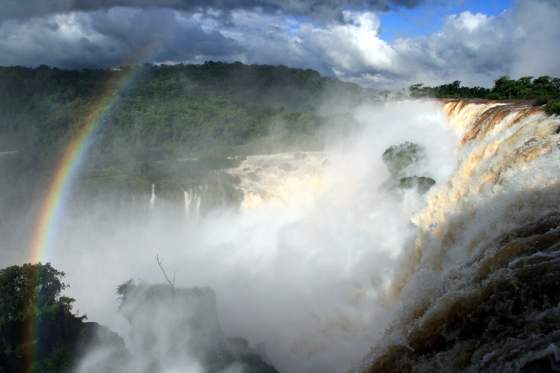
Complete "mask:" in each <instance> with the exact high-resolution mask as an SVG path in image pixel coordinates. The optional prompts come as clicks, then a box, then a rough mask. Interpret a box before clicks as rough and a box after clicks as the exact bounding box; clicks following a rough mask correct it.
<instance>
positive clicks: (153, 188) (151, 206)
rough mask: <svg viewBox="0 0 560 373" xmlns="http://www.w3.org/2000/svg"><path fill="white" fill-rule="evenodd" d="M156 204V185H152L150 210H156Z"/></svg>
mask: <svg viewBox="0 0 560 373" xmlns="http://www.w3.org/2000/svg"><path fill="white" fill-rule="evenodd" d="M155 204H156V184H152V194H151V195H150V208H154V206H155Z"/></svg>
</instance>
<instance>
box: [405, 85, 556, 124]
mask: <svg viewBox="0 0 560 373" xmlns="http://www.w3.org/2000/svg"><path fill="white" fill-rule="evenodd" d="M409 89H410V94H411V96H413V97H436V98H482V99H490V100H533V101H534V103H535V105H545V111H546V112H547V113H548V114H551V115H552V114H560V78H552V77H550V76H541V77H538V78H536V79H534V78H533V77H532V76H525V77H522V78H519V79H517V80H515V79H510V78H509V77H507V76H502V77H501V78H499V79H498V80H496V81H495V82H494V87H493V88H483V87H462V86H461V82H460V81H454V82H453V83H450V84H444V85H440V86H437V87H426V86H424V85H423V84H414V85H412V86H410V88H409Z"/></svg>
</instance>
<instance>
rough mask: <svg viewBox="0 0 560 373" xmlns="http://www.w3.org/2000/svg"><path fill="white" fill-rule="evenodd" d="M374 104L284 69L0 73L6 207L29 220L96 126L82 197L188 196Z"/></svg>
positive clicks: (316, 138) (315, 138)
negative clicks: (153, 192) (236, 166)
mask: <svg viewBox="0 0 560 373" xmlns="http://www.w3.org/2000/svg"><path fill="white" fill-rule="evenodd" d="M370 98H371V93H370V91H368V90H364V89H362V88H360V87H359V86H357V85H355V84H351V83H344V82H340V81H337V80H334V79H330V78H325V77H322V76H320V75H319V73H317V72H316V71H313V70H301V69H291V68H287V67H283V66H257V65H244V64H241V63H232V64H227V63H216V62H207V63H205V64H202V65H173V66H168V65H159V66H154V65H142V66H130V67H123V68H120V69H112V70H91V69H90V70H88V69H85V70H60V69H56V68H50V67H47V66H41V67H38V68H35V69H29V68H24V67H0V174H1V175H2V177H1V178H0V191H2V192H3V193H0V210H1V211H14V212H15V211H18V212H22V213H25V211H26V209H28V208H29V206H30V203H31V201H33V200H36V199H40V198H41V197H42V193H43V192H44V190H45V188H46V185H47V184H48V183H49V181H50V180H51V177H52V173H53V170H54V168H55V166H56V164H57V163H58V161H59V159H60V158H61V152H62V151H63V150H64V149H65V148H66V147H67V145H68V144H69V143H70V141H71V139H72V138H73V137H75V134H76V132H77V131H79V130H80V128H83V126H84V125H87V123H91V122H92V121H93V120H99V125H98V126H96V130H95V133H94V136H92V139H93V142H92V144H91V147H90V148H89V150H88V152H87V155H86V157H85V159H86V160H87V161H86V162H85V163H84V164H83V166H82V167H80V172H81V173H80V176H81V177H80V181H81V184H80V186H79V187H80V188H81V189H80V190H85V189H87V192H88V193H82V195H85V194H88V195H93V194H97V195H105V196H107V195H108V194H109V193H108V191H117V190H119V191H126V193H127V194H128V195H132V194H134V192H135V191H138V192H139V193H140V192H142V193H149V191H150V188H151V185H150V184H152V183H157V185H158V192H161V193H160V195H161V194H162V193H163V192H165V191H164V190H163V189H165V188H166V186H169V188H171V189H173V190H174V191H179V192H180V195H181V196H182V195H183V194H182V193H183V192H182V190H181V188H180V187H182V188H183V189H187V188H189V187H190V185H200V184H208V180H205V178H206V177H207V176H206V175H207V174H208V170H211V169H216V168H220V167H224V166H231V165H230V163H231V162H230V161H229V160H227V159H226V157H227V156H233V155H240V156H243V155H247V154H256V153H272V152H279V151H286V150H292V149H298V150H305V149H317V148H319V147H321V146H322V145H323V141H326V140H325V139H327V138H329V137H330V136H332V137H339V132H340V131H347V130H348V128H350V127H351V126H352V125H353V124H354V122H353V119H352V116H351V115H350V114H348V112H349V110H350V108H352V107H354V106H355V105H358V104H359V103H360V102H362V101H363V100H369V99H370ZM104 108H106V109H107V110H103V109H104ZM96 115H98V117H96ZM327 132H328V133H327ZM333 132H334V133H333ZM195 160H196V161H195ZM14 185H18V188H17V189H15V188H13V186H14ZM84 188H85V189H84ZM169 188H168V189H169ZM90 192H92V193H90ZM75 194H77V193H75ZM175 194H177V193H175ZM121 197H122V194H121ZM10 219H11V220H10ZM3 221H6V222H7V223H8V222H10V221H14V219H13V218H10V217H9V216H7V214H2V215H0V235H1V234H2V228H4V227H7V226H8V224H4V225H3V224H2V222H3ZM14 228H15V227H10V228H6V229H10V230H11V231H12V233H13V229H14ZM26 234H28V233H26V232H22V233H21V235H26ZM12 236H14V235H13V234H12Z"/></svg>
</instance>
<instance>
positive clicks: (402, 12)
mask: <svg viewBox="0 0 560 373" xmlns="http://www.w3.org/2000/svg"><path fill="white" fill-rule="evenodd" d="M514 2H515V0H451V1H444V0H428V1H426V2H425V3H424V4H422V5H420V6H418V7H416V8H413V9H405V8H401V9H396V10H391V11H389V12H386V13H381V14H379V15H380V17H381V39H383V40H385V41H389V42H391V41H393V40H395V39H398V38H406V37H421V36H426V35H429V34H432V33H434V32H437V31H439V30H441V28H442V27H443V25H444V23H445V18H446V17H447V16H449V15H451V14H459V13H462V12H465V11H469V12H471V13H483V14H486V15H489V16H496V15H498V14H500V13H502V12H503V11H504V10H507V9H510V8H512V7H513V5H514Z"/></svg>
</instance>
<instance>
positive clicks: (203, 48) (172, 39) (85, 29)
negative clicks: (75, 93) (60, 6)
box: [0, 8, 243, 68]
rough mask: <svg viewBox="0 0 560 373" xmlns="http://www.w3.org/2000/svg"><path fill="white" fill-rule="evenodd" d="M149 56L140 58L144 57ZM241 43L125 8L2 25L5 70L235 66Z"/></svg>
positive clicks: (163, 15)
mask: <svg viewBox="0 0 560 373" xmlns="http://www.w3.org/2000/svg"><path fill="white" fill-rule="evenodd" d="M146 50H147V52H148V55H147V56H140V54H141V52H142V51H146ZM242 50H243V47H242V46H240V45H239V44H238V43H237V42H236V41H235V40H233V39H229V38H227V37H226V36H224V35H222V34H221V33H219V32H218V31H216V30H208V29H206V30H205V29H203V24H201V23H200V22H199V21H198V20H196V19H193V18H192V17H189V16H184V15H183V14H181V13H178V12H176V11H173V10H169V9H153V10H150V11H142V10H138V9H136V10H135V9H126V8H119V9H113V10H110V11H108V12H90V13H72V14H66V15H58V16H49V17H41V18H34V19H30V20H27V21H25V22H15V21H9V22H5V23H4V24H2V25H0V65H26V66H36V65H39V64H48V65H52V66H58V67H64V68H81V67H114V66H119V65H123V64H127V63H132V62H142V61H141V60H140V61H139V60H138V58H147V59H148V61H151V62H161V61H191V62H199V59H200V62H202V61H204V60H208V59H216V60H229V59H230V58H231V57H232V56H235V55H236V53H238V52H239V51H242Z"/></svg>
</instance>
